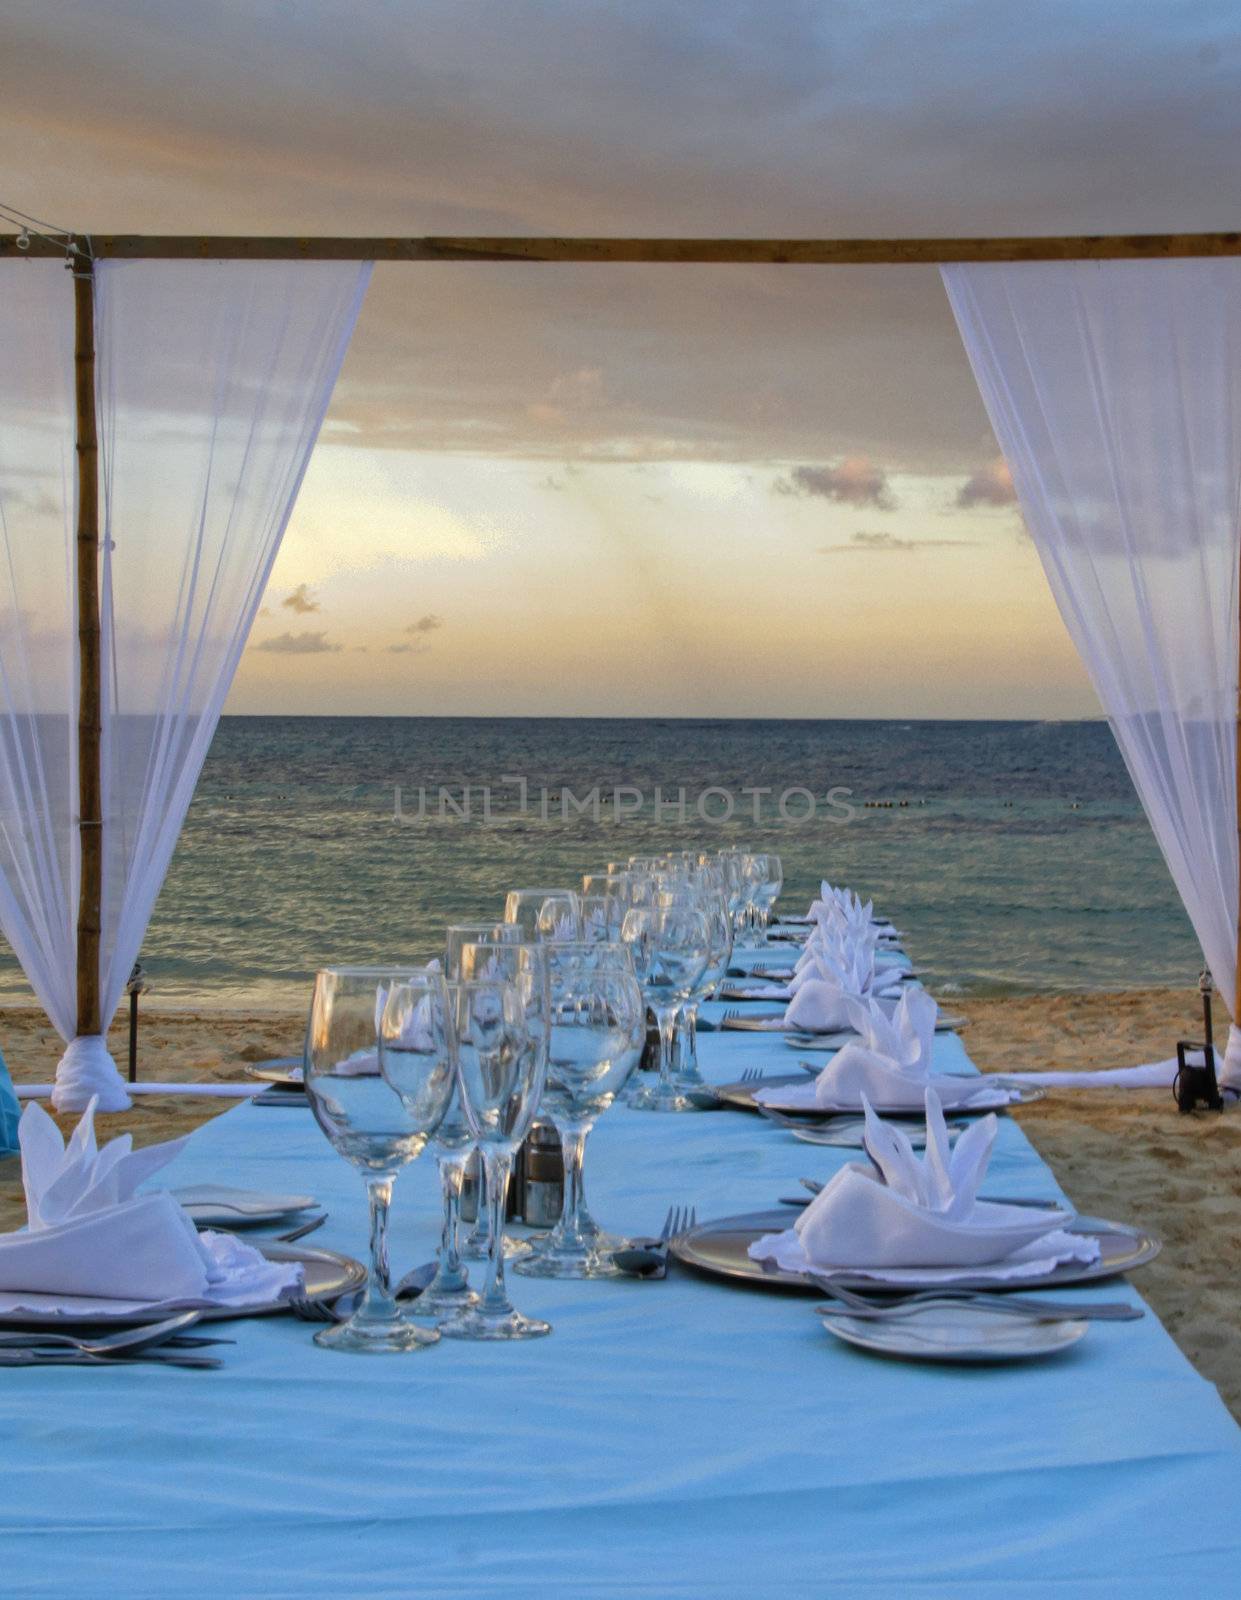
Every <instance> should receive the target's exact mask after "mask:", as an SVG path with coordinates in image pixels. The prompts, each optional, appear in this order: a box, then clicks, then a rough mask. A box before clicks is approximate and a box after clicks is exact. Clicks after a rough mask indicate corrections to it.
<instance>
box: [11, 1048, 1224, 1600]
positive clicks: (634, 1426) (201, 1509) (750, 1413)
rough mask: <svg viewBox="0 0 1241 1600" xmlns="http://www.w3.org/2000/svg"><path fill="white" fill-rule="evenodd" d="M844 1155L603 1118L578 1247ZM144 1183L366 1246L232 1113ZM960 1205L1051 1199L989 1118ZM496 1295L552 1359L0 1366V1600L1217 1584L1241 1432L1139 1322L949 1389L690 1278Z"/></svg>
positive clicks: (264, 1124)
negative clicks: (517, 1312) (310, 1216)
mask: <svg viewBox="0 0 1241 1600" xmlns="http://www.w3.org/2000/svg"><path fill="white" fill-rule="evenodd" d="M701 1054H702V1058H703V1066H704V1071H705V1072H706V1074H707V1076H708V1077H710V1078H711V1079H712V1080H713V1081H715V1082H725V1081H728V1080H729V1079H732V1078H735V1077H737V1076H738V1075H739V1073H740V1071H741V1070H742V1068H743V1067H745V1066H749V1065H754V1064H758V1065H762V1066H765V1067H767V1068H769V1069H770V1070H776V1069H784V1068H786V1067H787V1064H788V1063H789V1062H790V1061H791V1060H792V1059H793V1058H792V1056H791V1055H790V1052H789V1051H788V1050H787V1049H786V1048H785V1047H784V1044H783V1042H782V1040H781V1039H780V1038H778V1037H776V1038H767V1037H762V1036H756V1035H753V1034H737V1033H713V1034H710V1035H706V1036H704V1037H703V1038H702V1040H701ZM969 1065H970V1063H969V1058H968V1056H967V1054H966V1051H965V1048H964V1046H963V1044H962V1042H961V1040H960V1039H959V1038H958V1037H957V1036H956V1035H944V1036H941V1037H940V1038H939V1039H938V1040H937V1045H936V1069H937V1070H941V1071H958V1072H959V1071H961V1070H962V1069H963V1068H967V1067H968V1066H969ZM845 1159H848V1156H847V1153H845V1152H839V1153H838V1152H833V1151H829V1150H824V1149H819V1148H812V1147H810V1146H808V1145H805V1144H802V1143H800V1142H798V1141H796V1140H795V1139H794V1138H793V1137H792V1136H791V1135H790V1134H786V1133H783V1132H781V1131H779V1130H777V1129H775V1128H773V1127H771V1126H770V1125H768V1124H766V1123H764V1122H762V1121H761V1120H759V1119H758V1118H757V1117H754V1116H752V1115H747V1114H745V1113H742V1112H734V1111H726V1112H718V1113H707V1114H699V1115H695V1114H686V1115H681V1116H657V1115H651V1114H649V1113H646V1114H643V1113H638V1112H633V1111H630V1110H628V1109H627V1108H625V1107H620V1106H618V1107H616V1108H614V1109H613V1110H612V1111H610V1112H609V1113H608V1115H607V1116H606V1117H604V1118H603V1119H602V1121H601V1123H600V1124H599V1126H598V1128H597V1129H596V1132H595V1134H594V1135H593V1136H592V1140H591V1146H590V1149H589V1152H588V1167H587V1180H588V1186H589V1188H590V1192H591V1197H592V1203H593V1205H594V1208H595V1210H596V1214H597V1215H598V1216H599V1217H600V1220H601V1221H603V1222H604V1223H605V1225H610V1226H613V1227H615V1228H617V1229H628V1230H630V1231H636V1232H655V1231H657V1230H658V1228H659V1226H660V1224H661V1222H662V1219H663V1216H664V1213H665V1211H666V1209H667V1207H668V1205H669V1203H670V1202H671V1201H674V1200H676V1201H684V1202H689V1203H692V1204H694V1205H695V1206H696V1207H697V1210H698V1215H699V1218H700V1219H703V1218H707V1217H711V1216H713V1215H725V1214H728V1213H734V1212H740V1211H747V1210H754V1209H760V1208H763V1207H766V1206H769V1205H771V1204H774V1203H775V1201H776V1200H777V1198H778V1197H779V1196H780V1195H782V1194H787V1193H789V1192H790V1190H791V1189H795V1188H796V1180H797V1178H798V1177H799V1176H801V1175H803V1174H818V1175H821V1176H827V1175H829V1174H830V1173H831V1171H833V1170H834V1169H835V1167H836V1166H837V1165H839V1163H840V1162H841V1161H843V1160H845ZM169 1172H170V1176H169V1178H168V1181H169V1182H170V1183H172V1184H173V1185H176V1184H179V1183H191V1182H205V1181H209V1180H214V1181H217V1182H229V1183H235V1184H240V1185H245V1186H251V1187H256V1188H267V1189H271V1188H279V1189H290V1190H306V1191H310V1192H313V1193H314V1194H315V1195H316V1196H317V1197H318V1198H319V1200H320V1201H322V1202H323V1203H324V1204H325V1205H326V1206H328V1207H329V1208H330V1211H331V1218H330V1221H329V1222H328V1224H327V1226H326V1227H324V1228H323V1229H322V1230H320V1231H319V1232H318V1233H317V1234H316V1235H315V1236H314V1239H313V1240H312V1241H308V1242H313V1243H315V1244H318V1243H320V1242H322V1243H324V1244H325V1245H327V1246H329V1247H335V1248H337V1249H342V1250H346V1251H348V1252H350V1253H352V1254H355V1255H360V1254H361V1253H362V1251H363V1247H364V1234H365V1223H364V1206H363V1198H362V1189H361V1184H360V1182H359V1180H358V1178H357V1176H356V1174H354V1173H353V1172H352V1170H351V1169H349V1168H348V1167H346V1166H345V1164H344V1163H343V1162H342V1161H340V1160H339V1158H338V1157H336V1156H335V1155H334V1153H333V1152H332V1151H331V1149H330V1148H329V1146H328V1144H327V1142H326V1141H325V1139H324V1137H323V1135H322V1134H321V1133H320V1132H319V1130H318V1128H317V1127H316V1125H315V1124H314V1122H313V1119H312V1118H311V1116H310V1114H309V1112H308V1111H304V1110H301V1109H272V1108H260V1107H255V1106H250V1105H245V1106H242V1107H239V1108H238V1109H236V1110H233V1111H231V1112H229V1113H228V1114H227V1115H225V1116H222V1117H219V1118H218V1119H216V1120H215V1121H213V1122H211V1123H208V1124H207V1125H206V1126H204V1127H203V1128H201V1129H200V1130H199V1131H198V1132H197V1133H196V1134H195V1135H194V1136H193V1138H192V1140H191V1142H190V1145H189V1148H188V1149H187V1150H186V1151H185V1152H184V1154H183V1155H182V1156H181V1157H180V1158H179V1159H178V1161H177V1163H176V1164H175V1167H173V1168H172V1169H169ZM986 1187H987V1188H988V1189H989V1190H990V1191H991V1192H994V1193H1002V1192H1003V1193H1010V1194H1011V1193H1018V1192H1020V1193H1022V1194H1025V1195H1028V1196H1031V1197H1048V1198H1050V1197H1054V1196H1057V1195H1058V1194H1059V1193H1060V1191H1059V1190H1058V1188H1057V1185H1056V1182H1055V1180H1054V1178H1053V1176H1052V1174H1051V1172H1050V1171H1049V1169H1048V1168H1047V1166H1046V1165H1045V1163H1044V1162H1043V1161H1042V1160H1041V1159H1040V1158H1039V1156H1038V1155H1037V1154H1036V1153H1035V1151H1034V1150H1033V1149H1032V1148H1031V1146H1030V1144H1029V1142H1028V1141H1027V1140H1026V1138H1025V1136H1024V1135H1023V1134H1022V1132H1021V1130H1020V1129H1019V1128H1018V1126H1017V1125H1016V1123H1015V1122H1013V1121H1012V1120H1011V1119H1009V1118H1003V1119H1001V1126H1000V1131H999V1137H998V1139H997V1142H996V1149H995V1155H994V1158H993V1161H992V1166H991V1171H990V1174H989V1177H988V1181H987V1186H986ZM792 1215H794V1213H793V1212H792V1211H790V1216H792ZM437 1221H438V1209H437V1198H436V1184H435V1177H434V1169H433V1163H432V1161H431V1160H430V1159H429V1158H426V1157H424V1159H423V1160H422V1161H421V1162H419V1163H417V1165H416V1166H415V1167H414V1168H412V1169H409V1170H407V1171H406V1173H405V1174H404V1175H403V1176H402V1178H401V1180H400V1182H399V1183H398V1186H397V1198H396V1205H395V1208H394V1217H393V1230H392V1243H393V1257H394V1264H395V1266H396V1269H397V1270H398V1271H399V1270H404V1269H405V1268H407V1267H408V1266H410V1265H412V1264H413V1263H415V1262H418V1261H422V1260H425V1259H426V1258H427V1257H428V1256H429V1255H430V1254H431V1251H432V1246H433V1243H434V1239H435V1234H436V1231H437ZM512 1287H513V1294H514V1298H515V1299H516V1300H517V1302H518V1304H519V1305H520V1306H521V1307H522V1309H523V1310H527V1311H530V1312H533V1313H537V1314H538V1315H541V1316H545V1317H547V1318H549V1319H550V1321H551V1322H552V1323H553V1325H554V1329H555V1331H554V1333H553V1334H552V1336H551V1337H550V1338H547V1339H542V1340H535V1341H531V1342H528V1343H524V1344H519V1345H516V1346H496V1345H479V1344H473V1343H466V1342H458V1341H450V1340H442V1341H441V1342H440V1343H439V1344H438V1345H436V1346H435V1347H433V1348H432V1349H430V1350H427V1351H425V1352H422V1353H419V1354H416V1355H410V1356H388V1357H357V1356H345V1355H341V1354H335V1353H329V1352H325V1351H322V1350H319V1349H317V1348H316V1347H315V1346H314V1345H313V1344H312V1343H311V1335H312V1332H313V1329H312V1328H311V1327H310V1326H308V1325H307V1324H305V1323H302V1322H299V1321H296V1320H295V1319H293V1318H290V1317H271V1318H266V1319H256V1320H251V1321H239V1322H235V1323H232V1324H229V1325H227V1326H226V1327H225V1330H224V1331H225V1332H227V1333H229V1334H230V1335H232V1336H235V1338H236V1340H237V1343H236V1345H235V1346H226V1347H224V1350H223V1354H224V1356H225V1362H226V1364H225V1367H224V1368H223V1369H221V1370H220V1371H218V1372H207V1373H198V1372H181V1371H175V1370H163V1369H159V1368H156V1367H149V1366H139V1367H135V1368H130V1369H120V1370H117V1371H98V1370H93V1369H91V1370H83V1369H75V1368H66V1369H61V1370H57V1371H54V1372H48V1371H43V1372H29V1371H26V1370H13V1371H10V1372H7V1373H6V1374H5V1375H4V1377H3V1380H2V1381H0V1431H2V1434H3V1437H4V1441H5V1445H4V1454H5V1459H6V1462H7V1467H8V1470H7V1471H6V1473H5V1475H4V1492H3V1495H2V1496H0V1540H2V1543H0V1550H2V1552H3V1554H2V1555H0V1569H2V1571H3V1577H2V1578H0V1592H3V1594H4V1595H5V1596H7V1597H11V1600H17V1597H24V1596H35V1595H47V1596H58V1597H63V1596H69V1595H72V1596H75V1597H89V1596H94V1595H101V1596H102V1595H105V1594H107V1595H119V1596H125V1597H129V1600H133V1597H140V1596H152V1597H159V1600H181V1597H194V1600H206V1597H212V1600H240V1597H245V1596H251V1595H253V1596H263V1597H265V1600H279V1597H284V1596H289V1597H292V1596H299V1597H305V1596H316V1597H318V1596H323V1595H331V1596H334V1597H335V1596H340V1597H348V1600H352V1597H354V1596H357V1597H370V1600H388V1597H394V1600H395V1597H398V1596H399V1597H404V1596H415V1595H416V1596H440V1595H444V1596H464V1595H470V1596H483V1595H497V1596H499V1595H503V1596H506V1597H511V1600H519V1597H525V1596H532V1597H533V1596H548V1595H556V1596H566V1597H570V1596H572V1597H577V1596H581V1597H591V1600H594V1597H610V1596H614V1595H615V1596H620V1595H626V1596H630V1595H651V1596H669V1597H677V1596H699V1595H702V1596H734V1595H735V1596H749V1597H761V1596H766V1595H781V1596H783V1595H789V1596H802V1595H805V1596H826V1595H829V1594H830V1595H840V1596H846V1597H852V1596H863V1597H866V1600H919V1597H931V1596H934V1597H935V1600H982V1597H984V1596H985V1597H990V1596H997V1595H1003V1596H1006V1597H1011V1596H1029V1597H1031V1600H1034V1597H1038V1600H1044V1597H1046V1596H1049V1595H1053V1594H1054V1595H1064V1596H1066V1597H1072V1600H1078V1597H1083V1600H1084V1597H1094V1596H1101V1595H1108V1596H1111V1595H1117V1596H1119V1595H1124V1596H1126V1597H1129V1600H1137V1597H1155V1596H1174V1595H1175V1596H1177V1597H1178V1600H1183V1597H1184V1596H1185V1595H1186V1594H1194V1595H1196V1596H1201V1597H1204V1600H1214V1597H1216V1596H1219V1597H1221V1600H1222V1597H1224V1596H1230V1595H1233V1594H1237V1593H1238V1592H1241V1527H1239V1520H1238V1518H1237V1516H1236V1507H1237V1506H1238V1505H1239V1504H1241V1430H1238V1428H1237V1426H1236V1425H1235V1424H1234V1422H1233V1421H1232V1419H1231V1417H1230V1416H1229V1414H1228V1413H1227V1411H1226V1410H1225V1408H1224V1406H1223V1404H1222V1403H1221V1401H1220V1399H1219V1397H1218V1395H1217V1394H1216V1391H1215V1390H1214V1388H1213V1387H1212V1386H1211V1385H1210V1384H1208V1383H1207V1382H1205V1381H1204V1380H1203V1379H1202V1378H1200V1377H1199V1376H1198V1375H1197V1374H1196V1373H1195V1372H1194V1370H1193V1368H1192V1367H1191V1366H1190V1364H1189V1362H1188V1361H1187V1360H1186V1359H1185V1358H1184V1356H1182V1355H1181V1353H1180V1352H1179V1351H1178V1350H1177V1348H1176V1346H1175V1345H1174V1344H1173V1342H1172V1340H1171V1338H1170V1337H1169V1336H1168V1334H1167V1332H1166V1331H1165V1330H1164V1329H1163V1327H1162V1326H1161V1325H1160V1324H1159V1322H1158V1321H1157V1320H1156V1319H1155V1317H1154V1316H1153V1315H1148V1316H1147V1317H1146V1318H1145V1320H1143V1321H1141V1322H1136V1323H1122V1324H1117V1325H1109V1324H1105V1323H1104V1324H1093V1325H1092V1326H1091V1328H1090V1331H1089V1333H1088V1334H1087V1337H1086V1338H1085V1340H1084V1341H1083V1342H1082V1343H1081V1344H1080V1345H1079V1346H1077V1347H1076V1348H1075V1349H1074V1350H1072V1351H1069V1352H1068V1353H1066V1354H1064V1355H1061V1356H1058V1357H1055V1358H1053V1359H1051V1360H1048V1361H1043V1362H1036V1363H1032V1364H1030V1365H1025V1366H1015V1367H1005V1368H998V1367H990V1368H963V1367H962V1368H950V1367H931V1366H923V1365H907V1364H903V1363H899V1362H896V1361H888V1360H883V1359H879V1358H874V1357H869V1356H867V1355H865V1354H863V1353H861V1352H859V1351H855V1350H853V1349H850V1348H847V1347H845V1346H843V1345H840V1344H837V1343H836V1342H835V1341H833V1340H832V1339H831V1338H829V1337H828V1335H827V1334H826V1333H825V1332H824V1331H823V1330H822V1328H821V1327H820V1325H819V1321H818V1318H817V1317H816V1316H815V1314H814V1312H813V1311H812V1310H811V1309H810V1307H811V1306H812V1305H813V1304H814V1302H813V1301H812V1300H809V1299H807V1298H802V1297H798V1296H786V1295H782V1294H777V1293H771V1292H765V1291H762V1290H743V1289H736V1288H731V1287H728V1286H726V1285H724V1284H722V1283H717V1282H714V1281H711V1280H708V1279H705V1278H700V1277H695V1276H693V1275H691V1274H690V1273H689V1272H687V1271H683V1270H674V1271H672V1272H671V1273H670V1274H669V1276H668V1278H667V1279H666V1280H665V1281H663V1282H653V1283H648V1282H638V1281H634V1280H621V1281H615V1282H595V1283H587V1284H576V1283H555V1282H542V1281H536V1280H531V1279H525V1278H520V1277H514V1278H513V1280H512ZM1072 1292H1073V1293H1080V1294H1094V1295H1097V1296H1098V1297H1100V1298H1115V1297H1116V1296H1117V1295H1118V1294H1124V1295H1135V1290H1133V1289H1131V1288H1129V1287H1127V1286H1126V1285H1125V1284H1123V1283H1117V1282H1110V1283H1107V1284H1104V1285H1102V1286H1100V1287H1099V1288H1098V1289H1092V1290H1077V1291H1072Z"/></svg>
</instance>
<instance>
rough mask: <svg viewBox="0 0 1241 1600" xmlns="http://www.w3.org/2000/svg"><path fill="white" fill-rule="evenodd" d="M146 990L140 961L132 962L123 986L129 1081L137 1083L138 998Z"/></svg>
mask: <svg viewBox="0 0 1241 1600" xmlns="http://www.w3.org/2000/svg"><path fill="white" fill-rule="evenodd" d="M146 990H147V981H146V975H145V974H144V973H143V970H142V963H141V961H135V962H134V970H133V971H132V972H131V973H130V974H129V981H128V983H126V985H125V992H126V994H128V996H129V1081H130V1083H137V1081H138V996H139V995H140V994H145V993H146Z"/></svg>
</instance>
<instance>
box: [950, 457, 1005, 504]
mask: <svg viewBox="0 0 1241 1600" xmlns="http://www.w3.org/2000/svg"><path fill="white" fill-rule="evenodd" d="M1016 504H1017V491H1016V489H1014V488H1013V475H1012V473H1011V472H1010V471H1009V470H1008V462H1007V461H1005V460H1004V459H1003V457H997V458H996V460H994V461H992V462H989V463H988V464H987V466H985V467H979V468H978V470H977V472H973V473H971V474H970V476H969V477H968V478H966V480H965V482H964V483H963V484H962V485H961V487H960V488H959V489H958V490H957V505H958V506H959V507H960V508H961V510H962V511H969V510H971V509H972V508H973V507H974V506H1015V505H1016Z"/></svg>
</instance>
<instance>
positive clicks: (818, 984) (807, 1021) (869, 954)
mask: <svg viewBox="0 0 1241 1600" xmlns="http://www.w3.org/2000/svg"><path fill="white" fill-rule="evenodd" d="M798 969H799V970H797V971H795V972H794V974H793V978H792V981H791V982H790V984H789V992H790V993H791V995H792V997H793V998H792V1000H791V1001H790V1002H789V1007H788V1010H787V1011H786V1012H785V1014H784V1025H785V1026H786V1027H789V1028H804V1029H806V1030H807V1031H808V1032H811V1033H830V1032H831V1031H832V1030H833V1029H835V1028H848V1027H850V1026H852V1020H851V1015H850V1010H849V1007H850V1005H851V1004H856V1003H857V1002H859V1001H865V1000H868V999H869V998H870V996H871V995H872V994H873V995H874V996H875V998H876V999H878V998H879V997H880V996H881V995H882V994H883V993H884V992H885V991H884V990H881V989H879V988H878V987H877V986H876V981H875V947H874V944H873V942H872V941H871V940H869V939H867V938H852V939H851V938H846V937H835V936H833V937H827V938H825V939H823V940H822V942H820V943H819V944H818V945H817V946H816V948H815V949H814V951H813V952H811V953H810V955H809V958H808V959H806V960H805V961H804V964H803V963H802V962H799V963H798ZM885 981H886V980H885ZM897 990H898V986H894V987H892V988H891V989H890V990H887V991H886V992H887V994H888V998H889V999H895V997H896V994H897Z"/></svg>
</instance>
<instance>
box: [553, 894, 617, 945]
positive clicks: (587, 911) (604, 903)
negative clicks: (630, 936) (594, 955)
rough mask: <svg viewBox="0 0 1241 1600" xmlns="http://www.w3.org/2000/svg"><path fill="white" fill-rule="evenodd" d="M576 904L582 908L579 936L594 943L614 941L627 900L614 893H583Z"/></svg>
mask: <svg viewBox="0 0 1241 1600" xmlns="http://www.w3.org/2000/svg"><path fill="white" fill-rule="evenodd" d="M578 904H579V905H580V906H581V908H582V926H581V932H580V934H579V938H581V939H586V940H589V941H590V942H591V943H594V944H599V943H606V942H608V941H612V942H615V941H616V940H617V939H619V938H620V931H621V924H622V923H623V922H624V920H625V913H626V911H628V910H629V903H628V901H627V900H625V899H623V898H622V897H621V896H620V895H615V894H584V895H581V896H580V897H579V901H578ZM558 942H559V943H564V942H565V941H563V940H560V941H558ZM569 942H573V941H569Z"/></svg>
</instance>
